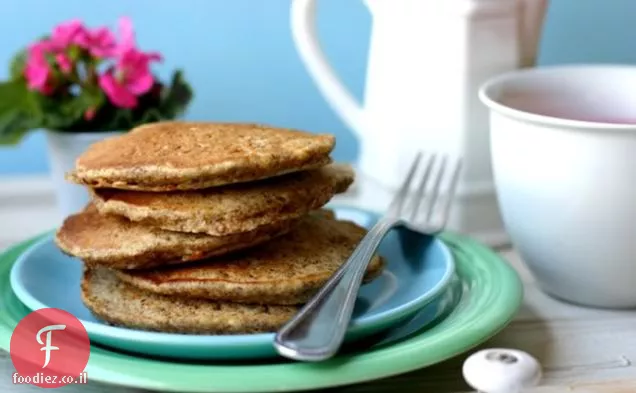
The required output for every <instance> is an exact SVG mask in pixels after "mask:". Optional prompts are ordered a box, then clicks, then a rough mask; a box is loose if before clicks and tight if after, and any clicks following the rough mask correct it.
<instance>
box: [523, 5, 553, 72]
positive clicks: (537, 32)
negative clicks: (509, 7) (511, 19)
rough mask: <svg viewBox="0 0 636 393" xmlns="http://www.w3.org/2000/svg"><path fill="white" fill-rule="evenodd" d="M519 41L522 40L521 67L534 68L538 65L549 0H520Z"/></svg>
mask: <svg viewBox="0 0 636 393" xmlns="http://www.w3.org/2000/svg"><path fill="white" fill-rule="evenodd" d="M518 1H519V2H520V4H519V9H520V10H519V11H520V18H519V40H520V48H521V53H520V59H519V61H520V66H521V67H522V68H527V67H534V66H535V65H536V63H537V54H538V53H539V44H540V41H541V35H542V32H543V25H544V21H545V15H546V12H547V7H548V0H518Z"/></svg>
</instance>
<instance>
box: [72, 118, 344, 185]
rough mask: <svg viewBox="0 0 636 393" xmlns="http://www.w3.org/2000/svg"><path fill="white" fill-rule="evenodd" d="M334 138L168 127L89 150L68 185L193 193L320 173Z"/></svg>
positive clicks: (244, 127) (143, 129)
mask: <svg viewBox="0 0 636 393" xmlns="http://www.w3.org/2000/svg"><path fill="white" fill-rule="evenodd" d="M334 146H335V137H334V136H333V135H328V134H313V133H309V132H304V131H299V130H292V129H286V128H275V127H269V126H266V125H260V124H245V123H205V122H178V121H166V122H157V123H149V124H144V125H141V126H139V127H136V128H134V129H132V130H131V131H129V132H127V133H125V134H123V135H119V136H116V137H111V138H108V139H106V140H102V141H99V142H96V143H94V144H92V145H91V146H90V147H89V148H88V149H87V150H86V151H85V152H84V153H83V154H81V155H80V156H79V157H78V159H77V160H76V162H75V168H74V170H72V171H70V172H69V173H68V174H67V179H68V180H69V181H72V182H74V183H78V184H82V185H87V186H91V187H95V188H103V187H107V188H117V189H127V190H144V191H172V190H193V189H202V188H208V187H214V186H219V185H225V184H232V183H240V182H249V181H254V180H259V179H264V178H269V177H273V176H278V175H282V174H285V173H290V172H296V171H300V170H306V169H312V168H318V167H321V166H323V165H326V164H328V163H330V162H331V158H330V157H329V154H330V153H331V151H332V150H333V148H334Z"/></svg>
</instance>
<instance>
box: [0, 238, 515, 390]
mask: <svg viewBox="0 0 636 393" xmlns="http://www.w3.org/2000/svg"><path fill="white" fill-rule="evenodd" d="M440 237H441V239H442V240H443V241H444V242H445V243H447V244H448V245H449V247H450V248H451V249H452V250H453V252H454V253H456V252H457V251H459V253H460V254H459V255H460V256H462V258H461V259H462V260H463V259H464V258H465V255H463V254H469V255H472V256H473V257H476V258H478V259H477V262H478V263H477V264H478V265H481V268H480V269H478V270H481V271H482V273H483V272H486V273H487V275H488V276H489V278H490V280H496V282H497V285H494V286H492V288H491V293H490V297H488V298H487V299H481V300H482V302H481V303H487V307H486V306H485V305H484V304H481V309H479V310H476V309H474V310H472V311H471V307H468V306H470V305H475V304H474V303H478V302H476V300H475V299H477V300H479V299H478V298H479V296H476V295H479V294H475V293H474V291H475V288H470V291H469V295H471V296H468V297H467V298H466V299H464V297H462V300H461V301H460V307H456V308H455V309H454V310H453V312H452V313H451V314H450V315H448V316H446V318H445V319H444V320H442V321H441V322H440V323H439V324H438V325H436V326H434V327H432V328H431V329H426V330H424V331H423V332H420V333H418V334H416V335H414V336H412V337H409V338H407V339H404V340H402V341H400V342H398V343H395V344H393V345H390V346H388V347H385V348H380V349H377V350H374V351H371V352H366V353H361V354H353V355H348V356H342V357H338V358H335V359H332V360H329V361H327V362H324V363H322V364H320V365H311V364H297V363H290V364H273V365H264V366H263V365H248V366H236V365H234V366H228V365H205V364H179V363H175V362H169V361H167V362H166V361H158V360H154V359H147V358H138V357H134V356H129V355H122V354H120V353H117V352H111V351H107V350H104V349H102V348H99V347H93V350H94V352H93V353H92V354H91V360H90V361H89V364H88V367H87V372H88V373H89V374H91V376H92V377H91V378H90V379H91V380H93V381H97V382H105V383H110V384H111V385H119V386H127V387H137V388H145V389H157V390H163V391H171V392H188V393H190V392H191V393H195V392H199V393H204V392H205V393H210V392H262V391H272V390H278V391H289V390H294V391H298V390H310V389H320V388H327V387H338V386H344V385H350V384H355V383H362V382H369V381H371V380H376V379H380V378H386V377H390V376H394V375H397V374H402V373H405V372H409V371H413V370H416V369H420V368H423V367H425V366H428V365H431V364H435V363H438V362H441V361H444V360H446V359H448V358H451V357H453V356H457V355H459V354H461V353H464V352H466V351H468V350H469V349H471V348H474V347H476V346H477V345H479V344H481V343H482V342H484V341H486V340H487V339H489V338H490V337H492V336H493V335H495V334H497V333H498V332H499V331H500V330H502V329H503V328H504V327H505V326H507V325H508V323H509V322H510V320H511V319H512V318H513V317H514V315H515V314H516V313H517V311H518V309H519V307H520V306H521V302H522V299H523V283H522V281H521V279H520V277H519V275H518V273H517V272H516V271H515V270H514V269H513V268H512V267H511V266H510V265H509V264H508V263H507V262H506V261H505V260H504V258H503V256H501V255H498V254H496V253H495V252H494V251H493V250H491V249H490V248H488V247H486V246H485V245H483V244H481V243H479V242H477V241H476V240H473V239H471V238H469V237H466V236H463V235H459V234H454V233H448V232H447V233H443V234H441V235H440ZM38 238H39V236H35V237H32V238H30V239H27V240H25V241H23V242H21V243H18V244H16V245H14V246H12V247H9V248H7V249H6V250H4V251H3V252H2V253H0V277H4V278H3V281H6V279H7V278H6V276H7V274H8V271H7V270H9V269H10V268H11V266H12V264H13V263H14V262H15V260H16V259H17V257H18V256H19V255H20V253H21V252H24V249H25V248H27V247H28V246H29V245H30V244H32V243H33V242H35V241H36V240H37V239H38ZM456 257H457V254H456ZM472 262H474V261H472ZM3 265H5V266H3ZM7 265H8V266H7ZM463 265H466V266H470V265H473V263H466V262H463V261H462V263H460V264H459V265H458V266H459V267H462V268H463ZM484 265H485V266H484ZM461 270H462V269H460V270H459V271H458V275H459V276H461V275H462V274H460V273H462V272H461ZM468 270H473V271H476V267H475V266H472V267H469V268H468ZM473 274H475V273H474V272H473ZM468 278H471V277H468ZM486 281H487V280H486ZM471 282H473V283H476V284H480V283H479V280H477V281H475V280H474V277H473V279H472V280H471ZM482 284H483V283H482ZM478 287H479V285H477V288H478ZM8 289H9V290H10V288H8ZM493 291H495V292H496V293H492V292H493ZM3 292H4V293H3V296H7V294H6V293H7V289H4V291H3ZM482 292H483V288H482ZM481 295H484V294H483V293H482V294H481ZM9 296H12V292H11V294H9ZM0 303H4V304H5V305H7V306H9V307H12V308H13V307H16V306H17V307H20V306H21V304H15V303H19V300H17V299H11V298H9V299H8V300H5V299H4V298H0ZM25 309H26V307H25ZM8 310H9V308H8ZM9 311H10V312H11V313H6V314H5V315H2V314H0V347H1V348H2V349H4V350H7V351H8V350H9V339H10V335H11V331H12V329H13V327H14V326H15V324H16V323H17V320H16V319H17V318H18V317H21V316H20V313H19V312H18V311H15V310H13V311H12V310H9ZM449 321H450V322H449ZM466 321H472V322H473V323H475V324H477V327H473V328H472V329H465V328H464V329H461V330H460V331H458V330H457V328H455V329H450V331H449V329H446V330H445V328H447V327H448V325H449V324H452V323H455V324H458V326H460V327H461V326H463V325H462V324H463V323H465V322H466ZM431 335H432V338H431V337H430V336H431ZM433 352H435V353H434V354H433ZM149 369H152V374H153V376H154V377H150V374H149V373H150V371H148V370H149ZM245 373H251V378H247V379H246V378H244V376H245V375H246V374H245ZM157 375H159V378H157V377H156V376H157ZM263 375H267V376H268V378H259V376H261V377H262V376H263ZM272 380H274V382H272ZM113 381H116V382H115V383H113Z"/></svg>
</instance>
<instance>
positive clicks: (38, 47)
mask: <svg viewBox="0 0 636 393" xmlns="http://www.w3.org/2000/svg"><path fill="white" fill-rule="evenodd" d="M52 49H53V45H52V44H51V42H50V41H47V40H41V41H37V42H35V43H33V44H31V45H29V47H28V48H27V52H28V54H29V56H42V57H43V56H44V54H45V53H46V52H48V51H51V50H52Z"/></svg>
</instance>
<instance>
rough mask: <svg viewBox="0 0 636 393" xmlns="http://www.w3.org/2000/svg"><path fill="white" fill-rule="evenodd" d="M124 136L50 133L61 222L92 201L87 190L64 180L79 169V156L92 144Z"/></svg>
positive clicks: (51, 166) (48, 147)
mask: <svg viewBox="0 0 636 393" xmlns="http://www.w3.org/2000/svg"><path fill="white" fill-rule="evenodd" d="M122 133H123V132H122V131H112V132H59V131H50V130H47V131H46V141H47V149H48V155H49V167H50V174H51V180H52V183H53V188H54V191H55V198H56V200H57V209H58V214H59V217H60V219H64V218H65V217H67V216H69V215H70V214H73V213H76V212H78V211H80V210H82V209H83V208H84V207H85V206H86V204H87V203H88V201H89V195H88V191H87V190H86V188H85V187H83V186H79V185H76V184H73V183H71V182H69V181H68V180H66V179H65V178H64V176H65V174H66V173H67V172H68V171H70V170H72V169H73V168H74V167H75V160H76V159H77V157H78V156H79V155H81V154H82V153H83V152H84V151H85V150H86V149H87V148H88V147H89V146H90V145H91V144H93V143H95V142H98V141H100V140H103V139H105V138H108V137H112V136H116V135H120V134H122Z"/></svg>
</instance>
